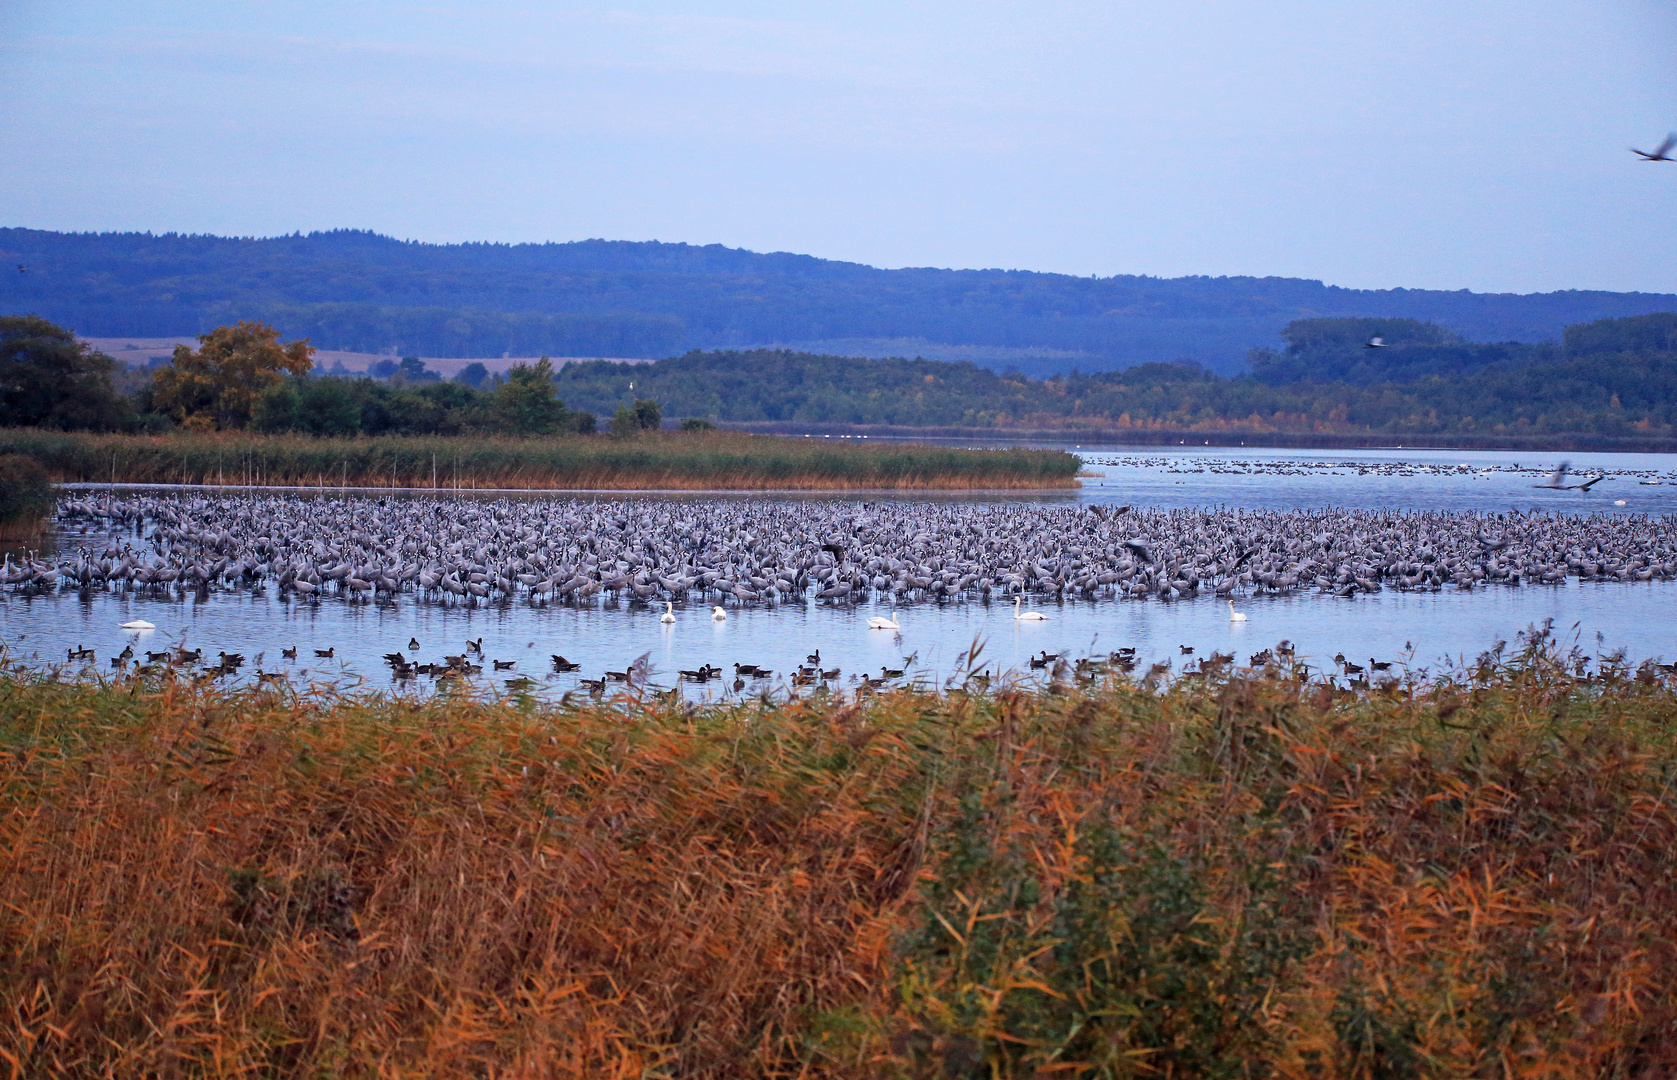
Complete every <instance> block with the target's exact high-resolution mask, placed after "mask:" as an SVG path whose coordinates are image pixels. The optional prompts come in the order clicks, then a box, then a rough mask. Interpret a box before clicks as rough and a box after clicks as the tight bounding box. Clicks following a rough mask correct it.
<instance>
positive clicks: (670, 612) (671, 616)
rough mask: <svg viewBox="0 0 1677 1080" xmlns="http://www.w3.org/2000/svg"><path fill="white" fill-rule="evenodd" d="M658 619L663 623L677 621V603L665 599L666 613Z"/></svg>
mask: <svg viewBox="0 0 1677 1080" xmlns="http://www.w3.org/2000/svg"><path fill="white" fill-rule="evenodd" d="M658 621H659V622H661V623H673V622H675V605H674V604H672V603H670V602H669V601H668V600H665V601H664V613H663V614H662V615H660V616H658Z"/></svg>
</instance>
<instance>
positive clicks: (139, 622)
mask: <svg viewBox="0 0 1677 1080" xmlns="http://www.w3.org/2000/svg"><path fill="white" fill-rule="evenodd" d="M122 629H124V630H156V629H157V627H156V626H153V625H152V624H151V623H148V622H146V621H145V620H144V619H135V620H134V621H133V622H125V623H123V624H122Z"/></svg>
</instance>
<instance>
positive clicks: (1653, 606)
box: [0, 446, 1677, 698]
mask: <svg viewBox="0 0 1677 1080" xmlns="http://www.w3.org/2000/svg"><path fill="white" fill-rule="evenodd" d="M1077 452H1078V453H1080V454H1082V455H1083V457H1084V459H1085V461H1086V463H1087V468H1088V470H1089V471H1090V472H1093V473H1097V474H1101V475H1096V476H1089V477H1086V478H1085V481H1084V487H1083V488H1082V489H1081V490H1079V491H1076V492H1048V493H1041V494H1032V495H1019V494H1009V495H1007V496H996V497H990V496H984V495H959V496H951V495H937V496H914V495H906V494H894V495H880V494H877V493H873V494H858V495H855V496H848V497H845V498H843V499H841V500H839V501H846V502H855V503H863V502H867V503H872V504H875V505H878V504H886V505H889V504H892V503H899V502H916V501H938V502H946V503H947V502H950V501H958V502H976V503H983V502H986V501H988V500H992V499H995V500H999V501H1000V502H1003V503H1007V504H1022V503H1023V504H1042V505H1045V506H1075V505H1080V504H1098V505H1102V506H1111V507H1117V506H1121V505H1130V506H1135V507H1137V508H1141V507H1164V508H1176V507H1216V506H1224V507H1244V508H1251V509H1271V510H1305V509H1317V508H1321V507H1330V506H1336V507H1357V508H1367V509H1380V510H1400V511H1409V510H1434V511H1450V512H1455V513H1470V512H1475V513H1501V512H1505V511H1509V510H1519V511H1522V512H1530V511H1538V512H1541V513H1545V514H1562V515H1582V514H1591V513H1605V514H1615V515H1649V516H1652V517H1655V518H1663V517H1664V516H1665V515H1670V514H1673V513H1677V456H1673V455H1628V454H1625V455H1619V454H1575V455H1570V467H1571V470H1573V472H1571V473H1569V474H1568V475H1567V476H1565V477H1564V478H1563V480H1564V482H1565V483H1567V484H1574V483H1580V482H1585V481H1588V480H1589V479H1590V478H1592V477H1596V476H1602V477H1604V479H1602V480H1599V481H1597V482H1596V483H1594V484H1593V485H1592V486H1591V487H1590V488H1589V490H1587V491H1578V490H1549V489H1544V488H1534V487H1533V485H1534V484H1541V483H1544V482H1545V481H1546V480H1547V479H1548V478H1549V476H1550V474H1551V472H1552V470H1554V469H1555V467H1556V466H1557V465H1559V464H1560V455H1554V456H1552V457H1551V458H1548V459H1538V458H1537V457H1535V456H1534V455H1531V454H1524V453H1521V454H1508V453H1497V452H1467V451H1434V450H1426V451H1409V450H1400V449H1395V448H1394V449H1390V450H1362V451H1353V452H1346V451H1286V450H1267V449H1265V450H1256V449H1254V450H1246V449H1214V448H1205V447H1200V448H1194V447H1179V448H1176V449H1175V450H1159V449H1157V448H1151V447H1150V448H1145V449H1135V448H1123V447H1107V446H1100V447H1079V448H1078V449H1077ZM421 497H423V496H421ZM531 498H538V499H539V498H545V497H542V496H532V497H531ZM716 498H719V497H717V496H697V497H694V496H666V497H661V498H660V499H659V500H657V501H658V502H660V503H662V504H666V505H667V504H669V503H671V502H675V503H678V504H679V503H683V502H690V501H706V500H709V501H714V500H715V499H716ZM727 498H728V499H730V500H731V501H736V502H740V503H742V504H744V505H746V506H749V505H751V502H752V500H751V499H748V498H746V497H743V496H728V497H727ZM756 498H757V499H758V500H762V498H763V497H760V496H759V497H756ZM791 498H795V499H799V500H806V501H807V500H811V499H815V500H820V501H824V502H830V501H833V500H834V497H833V496H831V495H820V496H795V497H791ZM769 501H773V500H772V499H771V500H769ZM84 542H86V538H84V537H81V536H78V535H64V536H60V537H59V538H58V540H57V543H58V546H59V547H60V549H61V550H64V551H73V550H74V549H75V548H76V547H77V546H78V545H79V544H81V543H84ZM1674 599H1677V583H1673V582H1669V581H1659V580H1655V581H1648V582H1635V583H1618V582H1607V583H1601V582H1589V583H1581V582H1579V581H1578V580H1576V579H1574V578H1568V579H1567V580H1566V581H1565V582H1564V583H1562V584H1559V585H1554V586H1546V587H1536V586H1530V585H1528V586H1523V587H1519V588H1507V587H1489V588H1477V589H1474V590H1472V591H1467V592H1462V591H1456V590H1454V589H1451V588H1448V587H1447V588H1444V589H1442V590H1439V591H1425V592H1400V591H1395V590H1392V589H1385V590H1382V591H1380V592H1378V593H1374V594H1370V595H1356V596H1354V597H1349V598H1341V597H1336V596H1331V595H1324V594H1321V593H1319V592H1318V591H1316V590H1314V589H1310V590H1306V591H1300V592H1297V593H1294V594H1292V595H1289V596H1257V597H1242V598H1240V599H1238V601H1237V607H1238V608H1239V610H1240V611H1241V612H1242V613H1243V614H1245V615H1246V616H1247V618H1246V620H1245V621H1244V622H1231V621H1230V618H1229V609H1228V607H1227V605H1226V604H1225V603H1224V602H1223V601H1221V600H1217V599H1215V598H1213V597H1210V596H1199V597H1196V598H1193V599H1186V600H1179V601H1175V602H1169V603H1165V602H1157V601H1150V600H1149V601H1130V600H1105V601H1100V602H1089V601H1085V600H1066V601H1064V602H1052V601H1050V602H1044V601H1042V600H1041V599H1035V600H1028V603H1029V606H1031V607H1034V608H1036V609H1037V610H1038V611H1040V612H1041V613H1042V614H1045V615H1047V616H1048V618H1047V619H1046V620H1044V621H1040V622H1021V621H1016V620H1015V619H1014V617H1013V607H1012V604H1011V602H1005V603H1004V602H1002V601H1001V600H1000V599H999V598H998V599H997V600H995V601H993V602H990V603H982V602H977V601H969V602H959V603H933V602H921V603H914V604H908V605H905V606H902V607H898V608H897V609H896V612H895V614H896V620H897V622H898V623H899V626H900V629H899V630H897V631H895V632H893V631H888V630H886V631H882V630H869V629H867V627H866V624H865V619H866V618H867V617H868V616H869V615H875V614H880V615H884V614H890V608H889V605H888V604H887V603H886V602H885V601H882V600H868V601H863V602H860V603H844V604H833V603H826V602H819V601H816V600H814V599H811V598H807V597H806V598H802V599H799V600H794V601H792V602H782V603H779V604H777V605H774V606H751V605H744V606H738V607H731V608H730V609H729V610H728V617H727V619H726V620H723V621H716V620H713V619H712V618H711V616H710V605H709V604H705V603H694V604H692V605H690V606H689V605H683V604H679V603H678V604H677V605H676V606H675V612H674V613H675V616H676V621H675V622H674V623H673V624H665V623H661V622H660V621H659V614H660V612H661V611H662V605H661V604H660V605H659V606H658V607H652V606H649V605H646V604H642V603H630V602H628V601H626V600H620V599H616V600H614V599H610V598H609V597H606V596H601V597H595V598H593V599H592V600H591V601H589V602H586V603H583V604H581V605H573V604H560V603H550V604H532V603H530V602H528V601H515V602H511V603H505V604H500V603H491V604H482V605H475V606H474V605H469V604H464V603H433V602H425V601H420V600H416V599H415V598H414V597H413V596H412V595H409V594H404V595H401V596H398V597H396V598H395V599H381V600H377V601H351V600H348V599H341V598H337V597H329V598H324V599H316V600H302V599H298V598H294V597H291V596H288V595H287V596H282V595H281V594H280V591H279V590H278V589H277V588H276V587H275V586H274V585H273V584H272V583H268V584H266V585H263V586H261V587H258V588H253V589H232V590H227V591H209V592H204V593H195V592H190V591H189V592H187V593H186V594H185V595H170V596H167V597H164V596H158V595H149V594H148V595H144V596H141V595H135V594H117V593H112V592H105V591H100V590H92V591H86V592H82V591H77V590H66V589H61V590H56V591H52V592H43V593H33V594H31V593H26V592H19V591H16V590H5V591H0V641H3V643H4V646H5V648H6V650H7V655H8V656H9V657H10V658H11V659H12V660H14V661H15V662H21V663H25V664H29V665H49V664H59V665H62V664H65V663H66V659H65V658H66V652H67V650H69V649H70V648H72V647H88V648H92V649H93V650H94V651H95V654H96V656H97V660H96V663H95V667H96V669H97V670H102V671H104V670H109V669H108V666H107V658H108V657H110V656H112V655H115V654H116V653H117V652H118V651H119V650H121V649H122V648H123V647H124V646H125V645H126V644H128V643H130V642H134V643H135V648H136V649H137V650H142V649H150V650H155V651H161V650H163V649H165V648H167V647H172V646H174V645H176V644H178V643H184V644H186V645H187V646H189V647H191V648H202V649H204V650H205V656H206V657H207V658H210V659H213V658H214V656H215V654H216V653H217V652H220V651H223V650H225V651H227V652H239V653H242V654H244V655H245V656H246V657H247V658H249V663H248V664H247V666H246V667H245V668H244V669H243V671H242V672H241V676H240V677H242V678H247V679H248V678H250V677H251V675H252V673H253V672H254V670H255V669H256V667H257V666H258V665H260V666H261V667H262V668H264V669H265V670H269V671H282V672H284V673H285V674H286V677H287V678H289V679H290V680H291V681H292V683H293V684H294V685H298V686H303V685H309V684H314V683H320V684H326V685H333V686H340V687H347V686H373V687H379V688H386V689H390V690H392V691H397V692H428V690H429V689H430V687H431V685H432V683H431V680H429V679H426V678H420V679H417V680H415V681H413V682H411V683H406V684H397V683H394V682H393V681H392V678H391V675H390V672H389V670H388V668H387V667H386V666H385V665H384V663H383V661H382V659H381V658H382V656H383V654H385V653H387V652H395V651H402V652H404V653H409V654H410V655H417V656H418V657H419V658H420V659H423V660H437V661H440V660H441V658H442V657H443V656H444V655H458V654H460V653H461V652H462V649H463V647H464V645H465V642H466V641H468V640H476V639H478V638H481V639H482V641H483V654H484V660H485V663H484V667H485V668H486V669H491V670H489V671H488V672H487V673H486V674H484V675H482V676H478V677H477V678H476V679H475V680H474V683H475V684H476V685H478V686H480V687H481V688H483V689H484V690H486V691H488V690H495V691H497V692H498V691H501V690H503V689H504V687H505V684H506V681H507V680H508V679H509V678H512V677H515V676H520V675H523V676H529V677H531V678H532V679H534V680H535V684H536V685H535V688H534V689H533V690H532V691H531V692H533V693H537V694H539V695H542V696H553V695H560V694H563V693H566V692H568V691H574V690H577V689H578V688H579V687H580V685H581V684H580V682H579V680H580V679H581V678H584V677H587V678H599V677H601V676H602V675H603V673H604V672H606V671H608V670H611V671H624V670H627V669H628V668H629V666H630V665H632V664H634V663H635V662H636V661H637V660H638V659H641V658H644V661H643V667H642V669H641V670H642V673H643V674H644V681H645V683H646V685H648V686H652V687H667V686H672V685H675V684H676V682H675V673H676V671H678V670H680V669H696V668H698V667H700V666H701V665H706V664H712V665H715V666H717V667H720V668H722V669H724V671H726V672H727V673H728V677H727V678H726V679H722V680H715V681H712V682H709V683H706V684H703V685H688V686H687V687H686V693H688V694H689V696H692V697H696V698H705V697H712V698H715V697H722V696H725V695H728V694H731V693H733V692H734V691H733V689H732V686H733V678H732V674H733V665H734V664H736V663H743V664H752V665H758V666H761V667H765V668H769V669H771V670H772V671H773V673H774V674H773V675H772V676H771V677H769V678H767V679H757V678H749V679H746V680H745V686H744V688H743V690H742V691H741V692H742V693H745V694H752V693H756V692H759V691H761V690H763V689H770V688H772V689H774V690H776V691H784V690H785V689H786V688H787V676H788V675H790V673H791V672H792V671H793V669H794V668H795V667H796V666H797V664H799V663H801V662H804V661H805V659H806V657H807V656H809V655H812V654H814V653H815V652H816V651H817V650H819V651H820V656H821V661H820V665H821V667H822V668H825V669H831V668H834V667H836V668H838V669H839V670H840V672H841V675H840V677H839V678H838V679H837V680H836V681H835V682H834V684H833V685H834V686H836V687H839V688H850V687H852V686H854V684H855V679H856V678H857V677H858V676H859V675H864V674H865V675H869V676H874V677H878V676H880V675H881V670H882V669H902V670H904V671H906V672H908V676H907V677H914V676H916V675H917V676H918V677H919V678H920V679H921V680H922V681H924V682H928V683H938V682H944V681H946V680H949V679H951V678H956V677H958V675H959V674H960V673H961V672H964V671H965V670H967V669H968V668H970V667H978V668H981V669H984V670H985V671H987V672H989V673H992V674H995V675H998V676H1000V675H1006V674H1008V673H1012V675H1013V676H1015V677H1018V678H1021V679H1031V678H1041V677H1043V676H1044V675H1045V674H1046V671H1034V670H1033V669H1031V668H1030V667H1029V666H1028V660H1029V659H1030V658H1031V657H1033V656H1040V655H1041V654H1042V653H1044V652H1048V653H1059V654H1063V655H1065V656H1066V657H1068V658H1074V657H1082V656H1087V655H1091V654H1100V655H1104V654H1106V653H1109V652H1111V651H1113V650H1116V649H1119V648H1120V647H1127V648H1133V649H1134V650H1135V655H1136V657H1137V660H1138V662H1139V663H1140V665H1141V670H1145V669H1146V667H1147V666H1148V665H1150V664H1152V663H1155V662H1160V663H1169V664H1171V665H1172V670H1173V671H1176V672H1180V671H1181V670H1183V668H1184V667H1185V666H1187V665H1189V664H1192V663H1194V662H1196V661H1198V660H1199V659H1200V658H1201V657H1204V656H1206V655H1208V654H1209V653H1211V652H1212V651H1218V652H1223V653H1233V654H1234V655H1235V656H1236V658H1237V660H1238V661H1240V662H1242V663H1244V662H1245V661H1246V660H1247V659H1248V657H1249V656H1250V655H1251V654H1253V653H1257V652H1259V651H1260V650H1263V649H1266V648H1269V647H1272V646H1274V645H1276V644H1277V643H1278V642H1279V641H1281V640H1283V639H1286V640H1288V641H1291V642H1293V643H1294V644H1295V647H1296V649H1297V655H1298V656H1299V658H1300V659H1301V660H1304V659H1307V658H1308V662H1310V663H1312V664H1313V665H1314V666H1316V667H1317V668H1318V669H1323V668H1326V669H1333V668H1334V667H1335V664H1334V661H1333V660H1332V659H1331V658H1332V657H1334V656H1336V655H1339V654H1343V655H1344V656H1345V657H1346V658H1348V659H1350V660H1352V661H1355V662H1357V663H1363V664H1366V663H1367V661H1368V660H1369V659H1370V658H1376V659H1379V660H1381V661H1390V662H1393V663H1394V667H1393V669H1392V670H1393V671H1395V672H1396V671H1402V670H1404V669H1405V666H1406V665H1408V666H1412V667H1414V668H1416V669H1422V668H1424V669H1427V670H1431V671H1436V670H1438V669H1440V668H1441V667H1443V666H1448V665H1456V664H1460V663H1462V662H1464V661H1471V660H1472V659H1473V658H1475V657H1476V656H1478V655H1479V654H1480V653H1482V652H1484V651H1485V650H1487V649H1490V648H1491V647H1493V646H1494V645H1495V644H1496V643H1497V642H1498V641H1504V642H1510V643H1513V642H1515V641H1516V636H1517V635H1518V634H1519V633H1520V632H1521V631H1524V630H1526V629H1527V628H1528V627H1531V626H1533V625H1541V624H1542V623H1544V622H1545V621H1546V620H1548V621H1552V623H1553V625H1554V627H1555V629H1556V632H1557V634H1559V635H1560V636H1561V637H1562V638H1563V639H1564V640H1566V641H1569V642H1570V641H1574V640H1575V641H1576V642H1577V643H1578V644H1579V646H1580V647H1581V648H1583V649H1584V650H1585V651H1587V652H1589V653H1590V654H1591V655H1596V654H1598V653H1600V652H1610V651H1613V650H1623V651H1624V652H1625V653H1626V654H1627V655H1629V656H1630V657H1632V658H1633V659H1642V658H1669V657H1671V656H1673V655H1677V646H1674V644H1673V642H1672V641H1671V640H1670V636H1669V635H1668V633H1667V630H1666V627H1667V612H1668V611H1669V610H1670V608H1671V605H1672V601H1673V600H1674ZM131 619H145V620H148V621H150V622H152V623H155V624H156V626H157V629H156V630H155V631H150V632H146V633H143V634H139V635H136V634H132V633H129V632H125V631H122V630H121V629H119V624H121V623H122V622H125V621H129V620H131ZM410 639H417V640H418V641H419V642H420V648H419V650H417V652H415V651H414V650H410V649H409V648H408V643H409V641H410ZM975 643H976V644H977V645H979V646H981V648H980V650H979V654H978V657H977V660H976V664H975V663H974V662H973V661H972V659H971V657H970V656H969V653H970V652H971V651H972V649H973V648H974V646H975ZM1184 647H1186V648H1189V649H1192V650H1193V651H1192V652H1191V653H1187V652H1184V651H1183V650H1184ZM1511 647H1512V646H1511ZM287 648H295V649H296V650H297V659H296V660H290V661H288V660H285V659H284V658H283V657H282V655H281V652H282V650H283V649H287ZM317 649H320V650H326V649H330V650H331V651H332V652H333V655H332V657H330V658H322V657H316V656H315V655H314V652H315V650H317ZM555 653H557V654H561V655H563V656H565V657H566V658H568V659H569V660H572V661H575V662H577V663H579V664H580V665H581V670H580V671H578V672H576V673H573V674H563V675H560V674H555V673H553V672H552V667H551V664H550V661H549V656H550V655H551V654H555ZM497 659H498V660H501V661H503V662H511V663H513V664H515V665H516V666H515V667H513V668H510V669H508V670H506V671H503V672H500V673H496V672H494V671H493V670H492V664H490V663H489V661H493V660H497ZM72 666H74V665H72Z"/></svg>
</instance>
